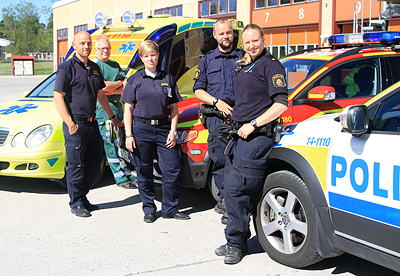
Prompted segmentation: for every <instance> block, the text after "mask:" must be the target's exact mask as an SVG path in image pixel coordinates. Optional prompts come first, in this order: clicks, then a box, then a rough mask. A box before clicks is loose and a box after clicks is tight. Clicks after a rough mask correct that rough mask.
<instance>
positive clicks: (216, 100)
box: [213, 98, 219, 107]
mask: <svg viewBox="0 0 400 276" xmlns="http://www.w3.org/2000/svg"><path fill="white" fill-rule="evenodd" d="M218 100H219V99H218V98H214V100H213V106H214V107H215V105H216V104H217V102H218Z"/></svg>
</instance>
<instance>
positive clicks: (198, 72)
mask: <svg viewBox="0 0 400 276" xmlns="http://www.w3.org/2000/svg"><path fill="white" fill-rule="evenodd" d="M199 76H200V69H199V68H197V69H196V72H194V77H193V79H194V80H198V79H199Z"/></svg>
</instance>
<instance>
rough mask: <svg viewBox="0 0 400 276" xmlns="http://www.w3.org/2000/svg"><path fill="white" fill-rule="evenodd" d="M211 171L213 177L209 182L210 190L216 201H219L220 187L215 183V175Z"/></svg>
mask: <svg viewBox="0 0 400 276" xmlns="http://www.w3.org/2000/svg"><path fill="white" fill-rule="evenodd" d="M210 173H211V177H210V178H211V179H210V181H209V182H208V188H209V189H210V192H211V194H212V196H213V198H214V199H215V201H217V202H218V201H219V196H218V193H219V189H218V187H217V185H215V181H214V176H213V175H212V172H210Z"/></svg>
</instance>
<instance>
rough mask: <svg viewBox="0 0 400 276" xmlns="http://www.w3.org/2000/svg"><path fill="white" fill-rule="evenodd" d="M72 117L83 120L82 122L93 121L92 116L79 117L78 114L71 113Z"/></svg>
mask: <svg viewBox="0 0 400 276" xmlns="http://www.w3.org/2000/svg"><path fill="white" fill-rule="evenodd" d="M72 118H73V119H74V121H83V122H86V123H90V122H93V121H94V119H95V118H94V117H81V116H78V115H72Z"/></svg>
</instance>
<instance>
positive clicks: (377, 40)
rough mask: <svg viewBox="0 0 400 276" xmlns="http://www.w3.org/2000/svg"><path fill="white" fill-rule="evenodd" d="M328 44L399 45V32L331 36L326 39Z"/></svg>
mask: <svg viewBox="0 0 400 276" xmlns="http://www.w3.org/2000/svg"><path fill="white" fill-rule="evenodd" d="M328 42H329V44H330V45H331V46H348V45H362V44H384V45H393V44H399V43H400V32H398V31H386V32H370V33H357V34H340V35H331V36H330V37H329V38H328Z"/></svg>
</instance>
